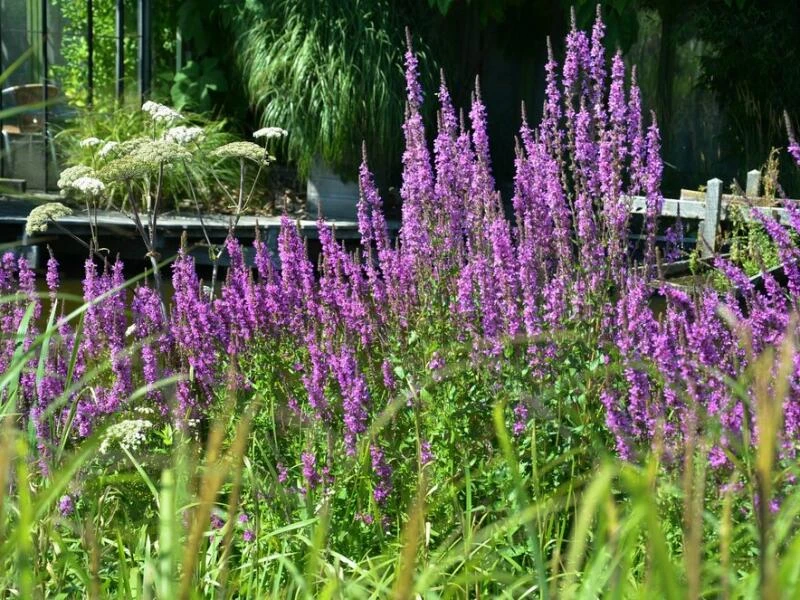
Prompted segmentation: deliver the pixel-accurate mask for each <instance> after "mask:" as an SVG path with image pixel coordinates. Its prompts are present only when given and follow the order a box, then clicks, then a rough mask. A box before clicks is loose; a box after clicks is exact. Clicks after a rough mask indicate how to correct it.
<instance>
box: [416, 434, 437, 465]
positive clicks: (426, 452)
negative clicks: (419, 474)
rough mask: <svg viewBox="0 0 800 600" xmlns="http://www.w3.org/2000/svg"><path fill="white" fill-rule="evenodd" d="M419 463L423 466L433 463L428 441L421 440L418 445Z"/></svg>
mask: <svg viewBox="0 0 800 600" xmlns="http://www.w3.org/2000/svg"><path fill="white" fill-rule="evenodd" d="M419 461H420V463H421V464H422V465H423V466H425V465H427V464H430V463H432V462H433V461H434V456H433V451H432V450H431V443H430V442H429V441H428V440H421V441H420V443H419Z"/></svg>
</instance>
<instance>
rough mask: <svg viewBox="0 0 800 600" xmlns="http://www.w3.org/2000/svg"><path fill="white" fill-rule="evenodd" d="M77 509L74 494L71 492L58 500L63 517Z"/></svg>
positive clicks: (59, 510)
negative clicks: (73, 498)
mask: <svg viewBox="0 0 800 600" xmlns="http://www.w3.org/2000/svg"><path fill="white" fill-rule="evenodd" d="M74 511H75V503H74V502H73V500H72V496H70V495H69V494H64V495H63V496H61V498H59V500H58V512H59V513H61V516H62V517H68V516H70V515H71V514H72V513H73V512H74Z"/></svg>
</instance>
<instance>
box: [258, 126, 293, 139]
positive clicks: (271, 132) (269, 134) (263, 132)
mask: <svg viewBox="0 0 800 600" xmlns="http://www.w3.org/2000/svg"><path fill="white" fill-rule="evenodd" d="M287 135H289V132H288V131H286V130H285V129H281V128H280V127H262V128H261V129H259V130H258V131H254V132H253V139H256V140H257V139H259V138H266V139H268V140H271V139H273V138H282V137H284V136H287Z"/></svg>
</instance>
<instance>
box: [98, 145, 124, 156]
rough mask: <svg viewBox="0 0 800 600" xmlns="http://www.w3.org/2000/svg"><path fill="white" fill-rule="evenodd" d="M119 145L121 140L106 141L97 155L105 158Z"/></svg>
mask: <svg viewBox="0 0 800 600" xmlns="http://www.w3.org/2000/svg"><path fill="white" fill-rule="evenodd" d="M117 146H119V142H106V143H105V144H103V147H102V148H100V150H98V151H97V156H99V157H101V158H105V157H106V156H108V154H109V153H110V152H111V151H112V150H113V149H114V148H116V147H117Z"/></svg>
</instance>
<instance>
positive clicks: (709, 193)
mask: <svg viewBox="0 0 800 600" xmlns="http://www.w3.org/2000/svg"><path fill="white" fill-rule="evenodd" d="M721 208H722V180H721V179H717V178H714V179H709V180H708V183H707V187H706V216H705V219H704V220H703V224H702V226H701V228H700V242H701V243H702V247H701V250H700V254H701V255H702V256H703V257H704V258H708V257H710V256H714V252H715V251H716V249H717V227H718V226H719V217H720V212H721V211H720V209H721Z"/></svg>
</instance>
